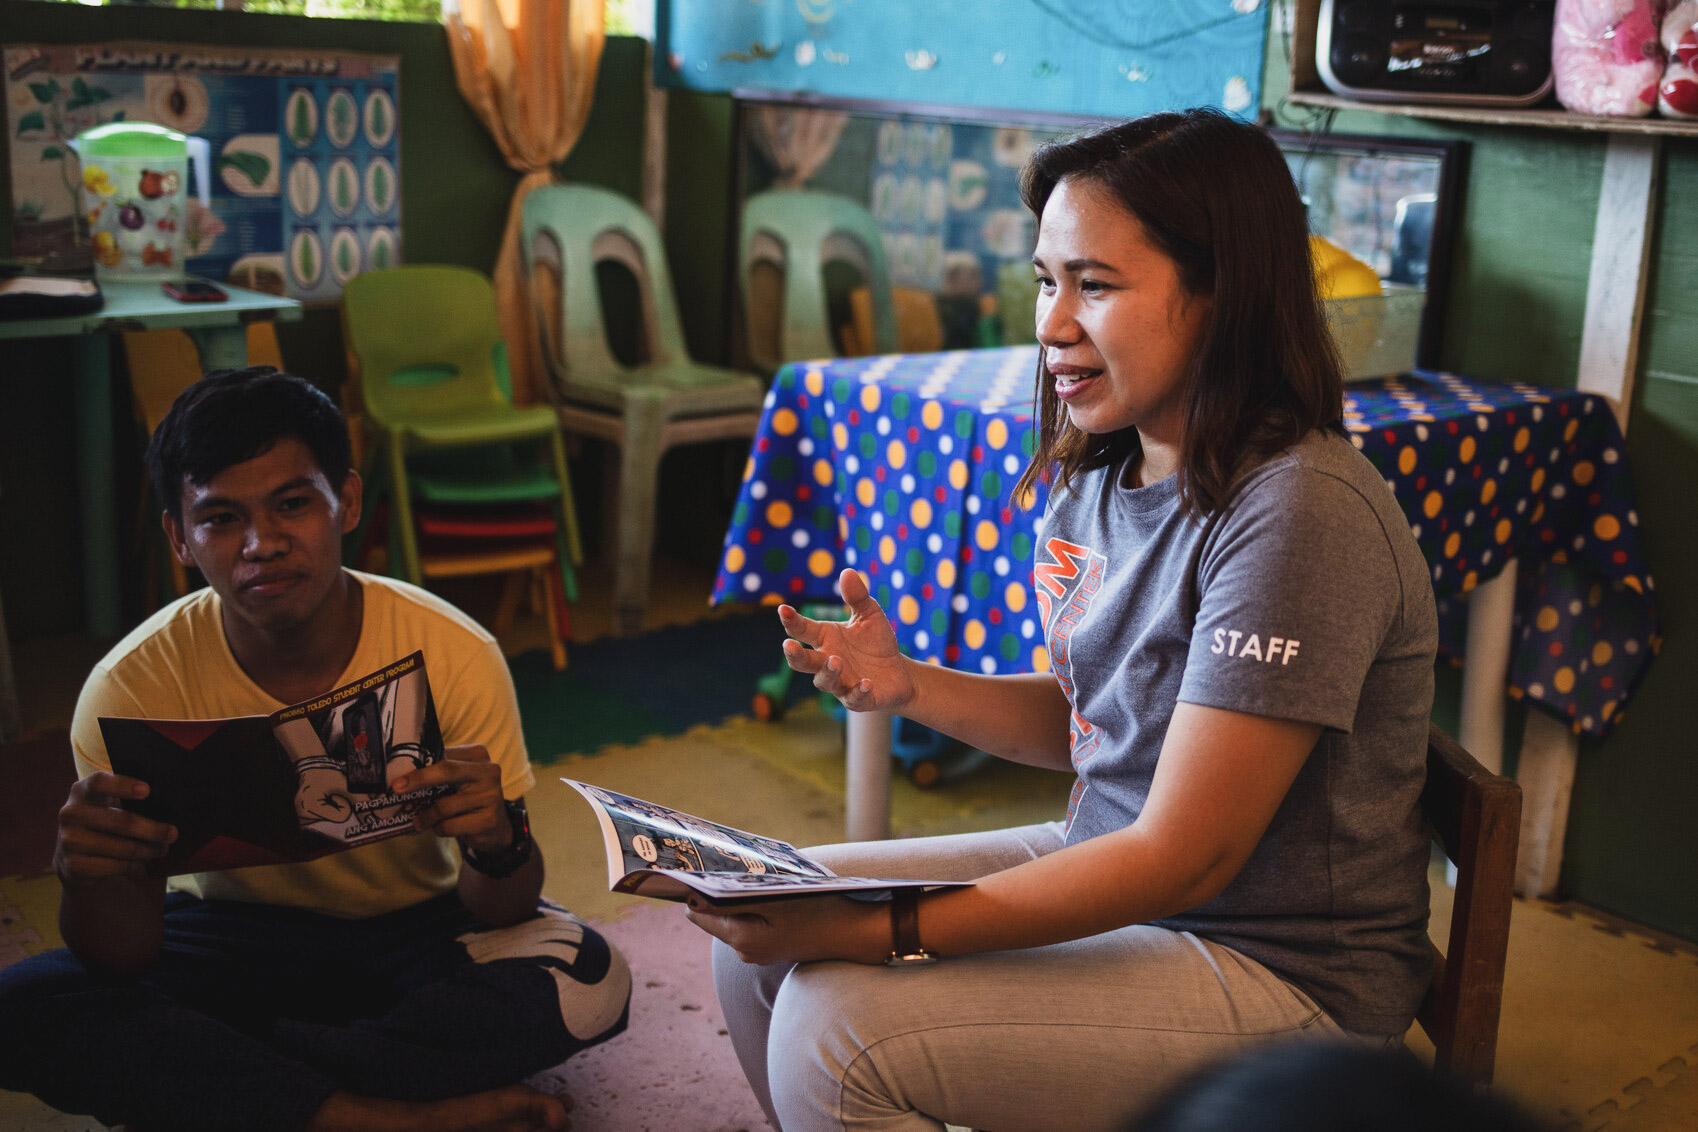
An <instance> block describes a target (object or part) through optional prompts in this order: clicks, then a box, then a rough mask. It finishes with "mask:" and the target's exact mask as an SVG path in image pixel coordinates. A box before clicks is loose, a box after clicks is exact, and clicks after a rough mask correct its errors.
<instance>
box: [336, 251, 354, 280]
mask: <svg viewBox="0 0 1698 1132" xmlns="http://www.w3.org/2000/svg"><path fill="white" fill-rule="evenodd" d="M336 267H337V270H339V271H341V272H342V273H343V274H344V275H345V274H347V273H348V272H350V271H352V270H353V269H354V260H353V255H352V253H351V252H349V250H348V245H347V244H342V245H340V246H339V247H338V248H337V249H336Z"/></svg>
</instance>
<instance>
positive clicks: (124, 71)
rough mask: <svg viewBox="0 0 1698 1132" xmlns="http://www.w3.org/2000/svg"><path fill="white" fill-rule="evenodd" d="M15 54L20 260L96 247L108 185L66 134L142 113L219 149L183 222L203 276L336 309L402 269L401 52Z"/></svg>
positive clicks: (82, 50) (156, 49)
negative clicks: (371, 279)
mask: <svg viewBox="0 0 1698 1132" xmlns="http://www.w3.org/2000/svg"><path fill="white" fill-rule="evenodd" d="M4 60H5V94H6V141H7V151H8V153H9V155H10V158H11V178H12V200H11V210H12V212H11V216H12V248H13V254H14V255H17V256H20V257H35V256H42V255H46V254H48V253H49V252H52V251H54V250H56V249H60V248H64V247H67V246H70V245H74V244H77V243H83V242H87V241H88V239H89V235H88V228H89V219H88V217H89V214H90V212H91V211H94V210H97V209H99V208H101V207H102V205H103V204H104V203H106V202H105V201H104V200H103V199H102V198H101V192H102V189H103V188H110V186H109V185H107V184H103V183H101V181H100V178H99V177H98V176H94V177H92V178H85V176H84V173H83V170H82V168H81V164H80V163H79V161H78V158H77V154H76V153H75V152H74V151H73V149H72V147H71V146H69V145H68V144H67V143H68V142H70V141H71V140H72V139H73V138H75V137H76V136H77V135H78V134H80V133H82V132H83V131H85V130H88V129H90V128H92V127H94V126H98V125H104V124H105V123H108V122H117V121H130V122H154V123H157V124H159V125H162V126H166V127H169V128H170V129H173V130H176V131H178V132H179V133H182V134H186V135H189V136H191V137H199V138H204V139H205V140H206V141H207V142H208V143H209V144H210V146H211V158H212V159H211V165H212V172H211V176H210V177H209V178H208V179H209V181H210V182H211V185H210V188H211V194H210V195H211V206H210V207H203V206H202V204H201V202H200V200H199V198H198V191H199V186H198V185H197V184H195V183H194V177H195V174H194V172H193V166H192V164H191V165H190V166H189V171H188V173H187V178H188V182H189V183H188V184H186V185H185V186H184V188H185V189H187V190H188V191H186V192H184V194H183V215H182V216H181V218H180V220H178V221H177V222H179V223H181V224H182V225H183V226H184V232H183V234H182V247H183V254H184V256H185V257H186V265H187V269H188V271H189V272H190V273H192V274H195V275H202V276H206V277H209V278H212V279H219V280H224V281H226V282H229V283H233V284H235V285H237V286H240V287H249V288H252V289H254V290H257V291H266V292H269V293H272V294H278V295H286V296H288V297H290V298H294V299H301V300H304V301H308V302H311V301H322V302H334V301H336V300H337V299H338V298H340V296H341V294H342V285H343V284H344V283H346V282H347V281H348V280H349V279H350V278H352V277H353V276H354V275H356V274H358V273H359V272H361V271H364V270H368V269H371V268H380V267H392V266H394V265H396V264H397V263H399V262H400V255H401V194H400V177H401V158H400V152H401V147H400V136H399V135H400V103H399V82H400V65H401V61H400V58H399V56H391V55H362V54H354V53H349V52H329V51H280V50H268V49H258V48H242V47H194V46H184V45H181V44H149V43H98V44H76V45H18V44H12V45H8V46H7V47H6V48H5V49H4ZM95 250H96V251H98V250H99V249H95Z"/></svg>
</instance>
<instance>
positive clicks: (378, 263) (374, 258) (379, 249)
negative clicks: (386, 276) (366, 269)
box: [371, 243, 389, 267]
mask: <svg viewBox="0 0 1698 1132" xmlns="http://www.w3.org/2000/svg"><path fill="white" fill-rule="evenodd" d="M371 265H372V266H373V267H388V266H389V245H388V244H385V243H379V244H378V245H377V246H376V247H374V248H372V250H371Z"/></svg>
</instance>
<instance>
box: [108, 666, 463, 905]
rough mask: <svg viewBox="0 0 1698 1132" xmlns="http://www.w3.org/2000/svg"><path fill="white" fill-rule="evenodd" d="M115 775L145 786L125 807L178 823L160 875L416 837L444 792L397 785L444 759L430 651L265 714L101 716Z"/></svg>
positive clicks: (156, 867) (268, 862)
mask: <svg viewBox="0 0 1698 1132" xmlns="http://www.w3.org/2000/svg"><path fill="white" fill-rule="evenodd" d="M100 730H101V734H102V735H103V736H104V737H105V740H106V750H107V754H108V755H109V756H110V757H111V759H112V769H113V770H115V771H117V772H118V773H119V774H124V775H128V776H130V777H132V778H138V779H141V780H142V781H143V782H146V783H147V784H148V786H149V791H148V796H147V797H146V798H143V799H140V800H134V801H126V802H125V803H124V805H125V808H127V809H130V810H133V811H135V812H136V813H139V814H142V815H144V816H146V817H150V818H153V819H155V820H157V821H164V822H170V823H171V824H172V825H174V826H176V827H177V840H176V841H175V842H174V843H173V844H172V846H171V851H170V852H169V853H168V854H167V855H166V856H165V857H163V858H161V859H160V860H159V861H157V862H154V864H153V865H152V866H151V869H152V871H154V872H155V873H158V874H161V875H175V874H177V873H195V872H211V871H215V870H218V869H236V868H245V867H248V866H251V865H271V864H282V863H285V862H290V861H307V860H312V859H313V858H315V857H321V856H324V855H325V854H327V853H335V852H338V851H340V850H343V849H351V848H353V847H354V846H356V845H366V844H369V843H371V842H373V841H380V840H382V839H384V838H386V837H394V836H396V835H397V834H402V833H408V832H410V831H411V829H412V818H413V814H415V813H417V812H418V811H419V810H420V809H423V808H424V807H425V806H428V805H429V804H430V803H431V801H432V800H433V799H435V798H437V797H440V796H441V795H442V794H443V793H445V792H446V791H447V789H448V788H447V787H434V788H430V789H425V790H413V791H409V792H407V793H405V794H396V793H394V792H392V791H391V790H390V789H389V783H390V782H391V781H393V780H394V779H396V778H399V777H401V776H403V775H406V774H409V773H411V772H412V771H414V770H416V769H418V768H419V767H421V766H425V765H428V764H430V763H433V762H437V761H439V760H440V759H442V758H443V741H442V728H441V726H440V725H439V724H438V722H437V718H436V705H435V703H434V702H433V701H432V700H431V695H430V681H429V679H428V678H427V677H426V675H425V665H424V654H423V653H417V652H416V653H413V654H412V655H411V656H408V657H405V658H403V659H401V660H399V661H396V662H395V663H394V664H390V665H387V666H385V667H384V668H382V669H380V670H378V671H377V672H373V673H371V674H369V675H367V676H364V677H361V678H360V679H358V680H354V681H352V682H350V683H348V684H345V685H343V686H342V687H340V688H336V689H334V690H332V691H330V692H328V693H326V694H325V695H323V696H319V697H317V698H316V699H313V700H310V701H307V702H305V703H299V704H294V705H292V706H290V707H286V708H283V709H282V710H280V711H277V712H274V713H272V714H271V715H269V716H263V715H256V716H238V717H236V718H232V719H198V720H173V719H130V718H123V717H118V716H102V717H101V719H100Z"/></svg>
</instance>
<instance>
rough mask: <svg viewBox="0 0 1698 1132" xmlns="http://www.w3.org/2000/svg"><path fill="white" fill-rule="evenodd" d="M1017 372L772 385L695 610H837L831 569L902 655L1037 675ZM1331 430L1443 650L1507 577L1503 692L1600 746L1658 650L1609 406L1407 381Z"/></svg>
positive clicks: (889, 365)
mask: <svg viewBox="0 0 1698 1132" xmlns="http://www.w3.org/2000/svg"><path fill="white" fill-rule="evenodd" d="M1036 365H1037V352H1036V348H1035V347H1011V348H1005V349H994V350H965V351H952V352H947V353H937V354H896V355H888V356H883V357H874V358H845V359H833V360H826V361H817V362H807V363H799V364H795V365H791V366H786V367H785V368H784V369H782V370H780V371H779V373H778V375H777V377H776V378H775V379H774V382H773V386H772V389H771V392H770V394H769V396H768V398H767V403H766V408H765V412H764V414H763V417H762V421H761V427H760V431H759V433H758V435H757V437H756V440H755V444H754V447H753V450H752V452H751V454H750V459H749V464H748V468H747V470H746V473H745V476H744V481H743V486H742V491H741V495H740V498H739V500H738V503H737V506H736V510H735V512H734V514H733V517H732V522H731V527H730V529H729V531H728V532H727V534H726V540H725V551H724V555H723V557H722V559H721V563H720V571H719V576H718V578H717V580H716V582H715V585H714V590H713V600H714V601H716V602H719V601H762V602H767V603H777V602H779V601H787V602H790V603H792V604H801V603H807V602H821V601H836V600H837V599H838V595H837V592H836V579H837V575H838V572H839V571H840V570H841V569H842V568H843V567H845V566H850V567H854V568H856V569H858V570H860V571H861V572H862V573H863V574H865V575H866V576H867V578H868V581H869V583H870V586H871V589H872V592H873V595H874V597H876V598H877V599H878V601H879V603H880V605H882V606H883V607H884V609H885V610H886V612H887V613H888V614H889V615H890V618H891V620H892V622H893V623H894V625H895V627H896V633H897V639H898V641H899V642H900V644H901V646H902V647H903V649H904V650H906V651H907V652H908V653H909V654H910V655H913V656H917V657H921V658H923V659H926V660H930V661H934V662H937V663H941V664H946V665H949V666H950V667H957V668H966V669H970V670H973V671H979V672H987V673H994V672H1031V671H1047V670H1048V667H1049V658H1048V654H1047V652H1046V650H1045V647H1044V638H1043V627H1042V624H1041V623H1040V620H1039V616H1038V612H1037V609H1036V606H1035V603H1034V602H1033V601H1032V589H1031V569H1032V547H1033V532H1034V527H1035V526H1036V524H1037V522H1038V520H1039V518H1040V516H1041V513H1042V502H1043V501H1042V492H1041V490H1040V492H1039V493H1038V495H1037V497H1036V498H1033V499H1030V500H1023V501H1016V500H1015V499H1014V485H1015V482H1016V481H1017V480H1018V479H1019V477H1020V473H1021V471H1022V470H1023V469H1024V467H1025V465H1026V462H1027V461H1028V459H1029V458H1030V455H1031V451H1032V441H1033V437H1032V412H1031V397H1032V382H1033V375H1034V372H1035V370H1036ZM1344 425H1345V429H1346V431H1347V433H1348V435H1349V436H1350V438H1351V441H1352V442H1353V443H1354V444H1355V445H1356V446H1357V448H1359V449H1360V450H1361V451H1362V452H1363V453H1364V454H1365V455H1366V456H1367V457H1368V458H1369V459H1370V460H1372V461H1373V462H1374V464H1375V466H1376V467H1377V468H1379V469H1380V471H1381V473H1382V474H1383V475H1384V476H1385V478H1386V483H1387V485H1388V486H1389V487H1390V488H1391V490H1392V491H1393V492H1394V493H1395V494H1396V496H1397V499H1398V501H1399V503H1400V504H1401V505H1402V507H1403V510H1404V513H1405V514H1406V515H1407V516H1408V518H1409V522H1410V526H1411V528H1412V529H1413V531H1414V532H1415V536H1416V539H1417V541H1418V542H1419V543H1420V546H1421V550H1422V553H1423V554H1424V555H1425V556H1426V559H1427V562H1428V565H1429V567H1430V569H1431V576H1432V581H1433V589H1434V592H1435V594H1436V595H1437V597H1438V600H1439V607H1440V619H1441V635H1442V642H1443V643H1442V650H1443V652H1444V654H1445V655H1447V656H1449V657H1451V658H1453V659H1456V660H1459V661H1460V659H1461V655H1462V642H1463V636H1464V634H1463V622H1464V618H1465V610H1466V602H1465V601H1463V600H1461V599H1462V598H1463V597H1464V595H1466V594H1467V593H1468V592H1469V591H1471V590H1472V589H1474V588H1475V586H1477V585H1478V584H1479V583H1481V582H1484V581H1487V580H1489V579H1491V578H1493V577H1495V576H1496V575H1497V574H1498V573H1499V572H1500V571H1501V570H1502V569H1503V568H1504V565H1505V564H1506V563H1508V562H1509V561H1510V560H1512V559H1514V560H1517V561H1519V563H1520V564H1521V565H1520V573H1519V579H1520V584H1519V587H1518V592H1517V599H1516V611H1517V625H1516V629H1515V637H1514V639H1515V642H1516V643H1515V651H1514V655H1513V658H1512V662H1511V668H1510V683H1509V691H1510V694H1512V695H1516V696H1523V697H1525V698H1526V699H1528V700H1529V701H1531V702H1534V703H1537V704H1539V705H1541V706H1543V707H1544V708H1545V709H1547V710H1549V711H1552V712H1554V713H1556V714H1557V715H1558V716H1560V717H1562V718H1564V719H1566V720H1568V721H1569V723H1570V725H1571V726H1572V727H1573V728H1574V730H1575V731H1577V732H1580V733H1583V734H1588V735H1593V736H1602V735H1605V734H1607V733H1608V732H1609V730H1610V729H1611V728H1612V727H1613V726H1614V725H1615V723H1617V722H1619V720H1620V718H1621V714H1622V710H1623V708H1624V706H1625V705H1626V703H1627V701H1628V699H1629V698H1630V697H1631V695H1632V693H1633V690H1634V688H1636V687H1637V685H1638V683H1639V681H1640V679H1642V677H1643V676H1644V673H1645V670H1646V667H1647V666H1648V664H1649V661H1650V658H1651V656H1652V655H1653V654H1654V653H1655V651H1656V649H1657V645H1658V642H1659V636H1658V628H1657V619H1656V609H1655V603H1654V600H1653V592H1654V587H1653V584H1652V580H1651V576H1650V572H1649V566H1648V564H1647V562H1646V559H1645V552H1644V546H1643V542H1642V538H1641V532H1640V529H1639V520H1638V514H1637V512H1636V511H1635V509H1634V502H1633V499H1634V497H1633V487H1632V479H1631V474H1630V471H1629V468H1628V464H1627V460H1626V456H1625V452H1624V449H1623V442H1622V435H1621V430H1620V428H1619V426H1618V425H1617V423H1616V420H1615V417H1614V415H1613V414H1612V413H1611V412H1610V409H1609V406H1608V404H1607V403H1606V402H1605V401H1604V400H1603V399H1602V398H1601V397H1598V396H1595V395H1592V394H1587V393H1581V392H1577V391H1574V390H1564V389H1546V388H1540V387H1535V386H1528V385H1515V384H1512V385H1498V384H1493V383H1489V382H1481V381H1473V380H1470V379H1467V378H1462V377H1457V376H1455V375H1451V374H1442V373H1416V374H1412V375H1407V376H1403V377H1399V378H1389V379H1382V380H1377V381H1369V382H1359V383H1354V384H1351V385H1350V386H1348V387H1347V388H1346V398H1345V412H1344ZM1022 504H1024V505H1022Z"/></svg>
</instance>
